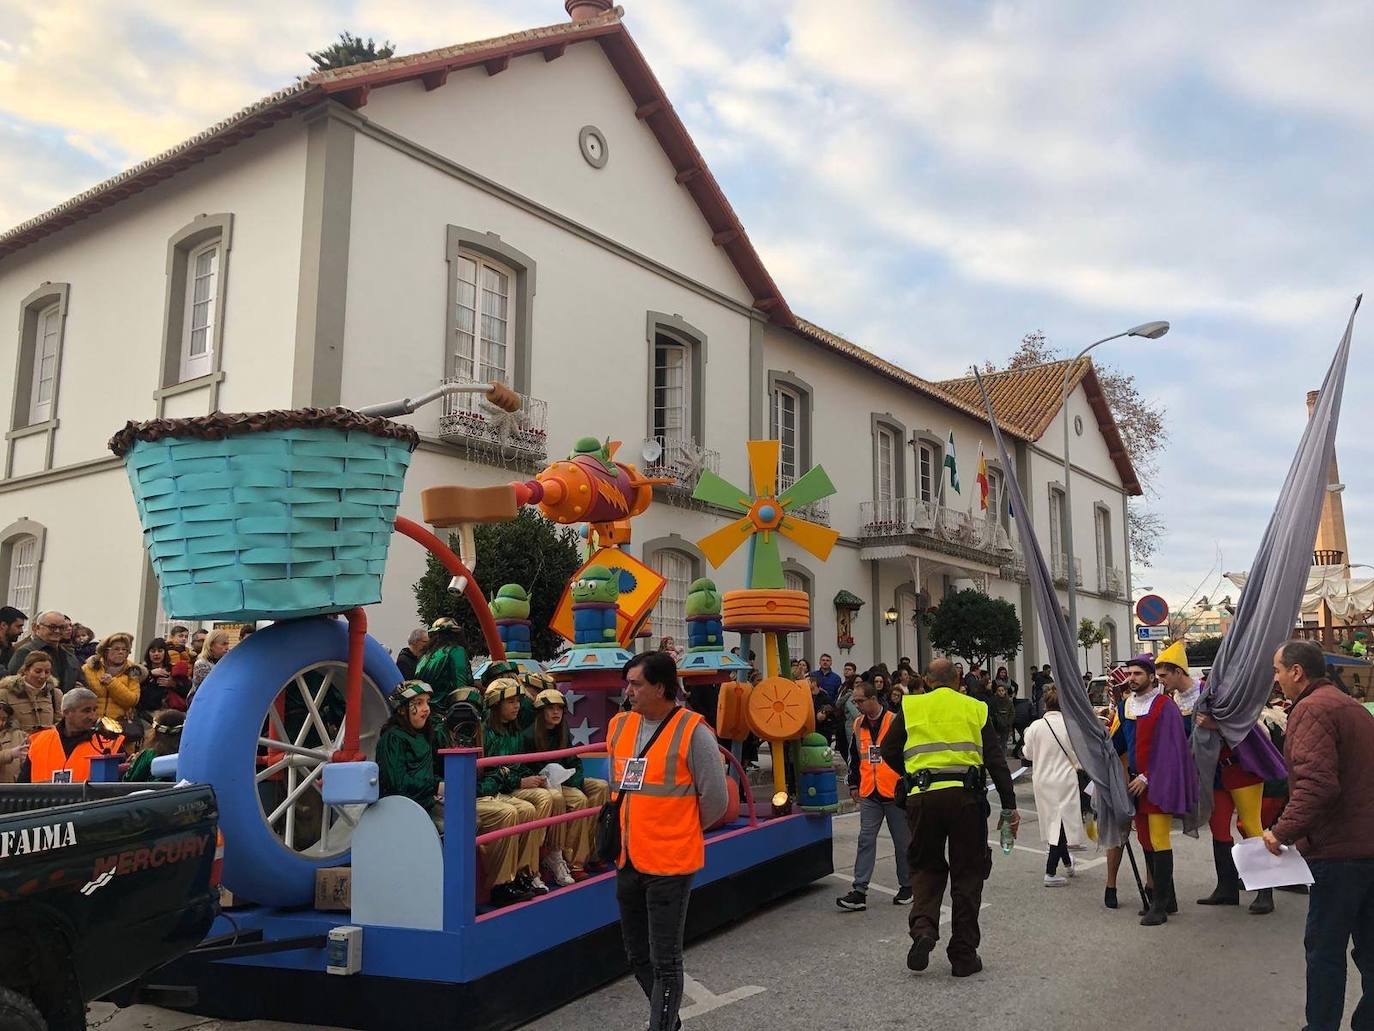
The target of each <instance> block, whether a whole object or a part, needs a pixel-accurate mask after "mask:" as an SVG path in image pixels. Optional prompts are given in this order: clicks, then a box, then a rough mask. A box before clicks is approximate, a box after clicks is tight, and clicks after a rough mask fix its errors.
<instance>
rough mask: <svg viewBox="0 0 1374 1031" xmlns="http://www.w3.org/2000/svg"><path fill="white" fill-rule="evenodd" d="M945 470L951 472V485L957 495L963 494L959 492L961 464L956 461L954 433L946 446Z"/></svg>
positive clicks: (951, 431)
mask: <svg viewBox="0 0 1374 1031" xmlns="http://www.w3.org/2000/svg"><path fill="white" fill-rule="evenodd" d="M945 468H946V469H948V470H949V485H950V486H951V487H953V488H954V493H955V494H961V493H963V492H962V491H960V490H959V463H958V462H957V461H955V459H954V431H953V430H950V431H949V443H948V444H947V445H946V446H945Z"/></svg>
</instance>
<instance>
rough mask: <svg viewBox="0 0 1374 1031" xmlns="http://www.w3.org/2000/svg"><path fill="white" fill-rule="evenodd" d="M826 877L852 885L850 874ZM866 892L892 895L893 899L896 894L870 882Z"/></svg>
mask: <svg viewBox="0 0 1374 1031" xmlns="http://www.w3.org/2000/svg"><path fill="white" fill-rule="evenodd" d="M826 876H827V877H833V878H834V879H835V880H837V881H843V882H844V883H845V884H853V883H854V878H853V877H852V876H851V875H850V874H843V873H838V872H837V873H831V874H826ZM868 890H869V891H880V892H882V893H883V894H884V895H892V896H894V897H895V896H896V894H897V892H896V891H895V890H894V889H892V888H885V887H883V886H882V885H881V884H874V883H873V882H872V881H869V882H868Z"/></svg>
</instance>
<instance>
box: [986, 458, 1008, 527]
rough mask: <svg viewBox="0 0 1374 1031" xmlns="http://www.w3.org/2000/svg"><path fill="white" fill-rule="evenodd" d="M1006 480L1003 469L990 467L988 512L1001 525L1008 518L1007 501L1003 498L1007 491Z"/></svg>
mask: <svg viewBox="0 0 1374 1031" xmlns="http://www.w3.org/2000/svg"><path fill="white" fill-rule="evenodd" d="M1005 480H1006V477H1004V476H1003V475H1002V470H1001V469H998V468H997V467H996V466H991V465H990V466H988V512H989V515H990V518H991V519H993V520H994V521H996V522H999V523H1000V522H1001V521H1002V520H1003V519H1004V518H1005V517H1006V512H1007V499H1006V498H1005V497H1004V496H1003V494H1004V492H1005V490H1006V482H1005Z"/></svg>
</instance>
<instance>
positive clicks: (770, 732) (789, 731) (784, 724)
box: [748, 677, 816, 741]
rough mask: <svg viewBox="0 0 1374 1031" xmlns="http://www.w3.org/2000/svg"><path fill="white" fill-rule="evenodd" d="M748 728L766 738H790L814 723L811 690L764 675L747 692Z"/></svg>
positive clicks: (783, 678) (794, 682) (788, 681)
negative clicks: (748, 692) (763, 677)
mask: <svg viewBox="0 0 1374 1031" xmlns="http://www.w3.org/2000/svg"><path fill="white" fill-rule="evenodd" d="M748 712H749V727H750V729H752V730H753V732H754V733H755V734H757V735H758V736H759V737H761V738H763V739H764V740H765V741H791V740H792V739H793V738H799V737H801V736H802V735H803V734H805V733H807V730H806V725H807V721H808V719H809V720H810V721H811V723H812V725H813V726H814V725H815V720H816V708H815V706H814V705H813V704H812V703H811V691H810V690H809V689H808V688H805V687H803V686H802V685H801V684H799V683H797V682H796V681H795V680H788V679H787V678H786V677H766V678H765V679H763V680H761V681H759V682H758V683H757V684H755V685H754V690H753V691H751V692H750V694H749V707H748Z"/></svg>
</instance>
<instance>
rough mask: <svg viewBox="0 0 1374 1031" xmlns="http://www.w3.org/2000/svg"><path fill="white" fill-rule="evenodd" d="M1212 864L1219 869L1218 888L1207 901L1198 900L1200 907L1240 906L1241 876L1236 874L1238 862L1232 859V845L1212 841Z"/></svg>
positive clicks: (1227, 842)
mask: <svg viewBox="0 0 1374 1031" xmlns="http://www.w3.org/2000/svg"><path fill="white" fill-rule="evenodd" d="M1212 862H1213V864H1215V866H1216V868H1217V886H1216V890H1214V891H1213V892H1212V894H1210V895H1208V896H1207V897H1206V898H1205V899H1198V900H1197V904H1198V905H1199V906H1239V905H1240V876H1239V875H1238V874H1237V873H1236V861H1235V860H1234V859H1232V858H1231V843H1230V842H1229V841H1217V840H1216V839H1215V838H1213V839H1212Z"/></svg>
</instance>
